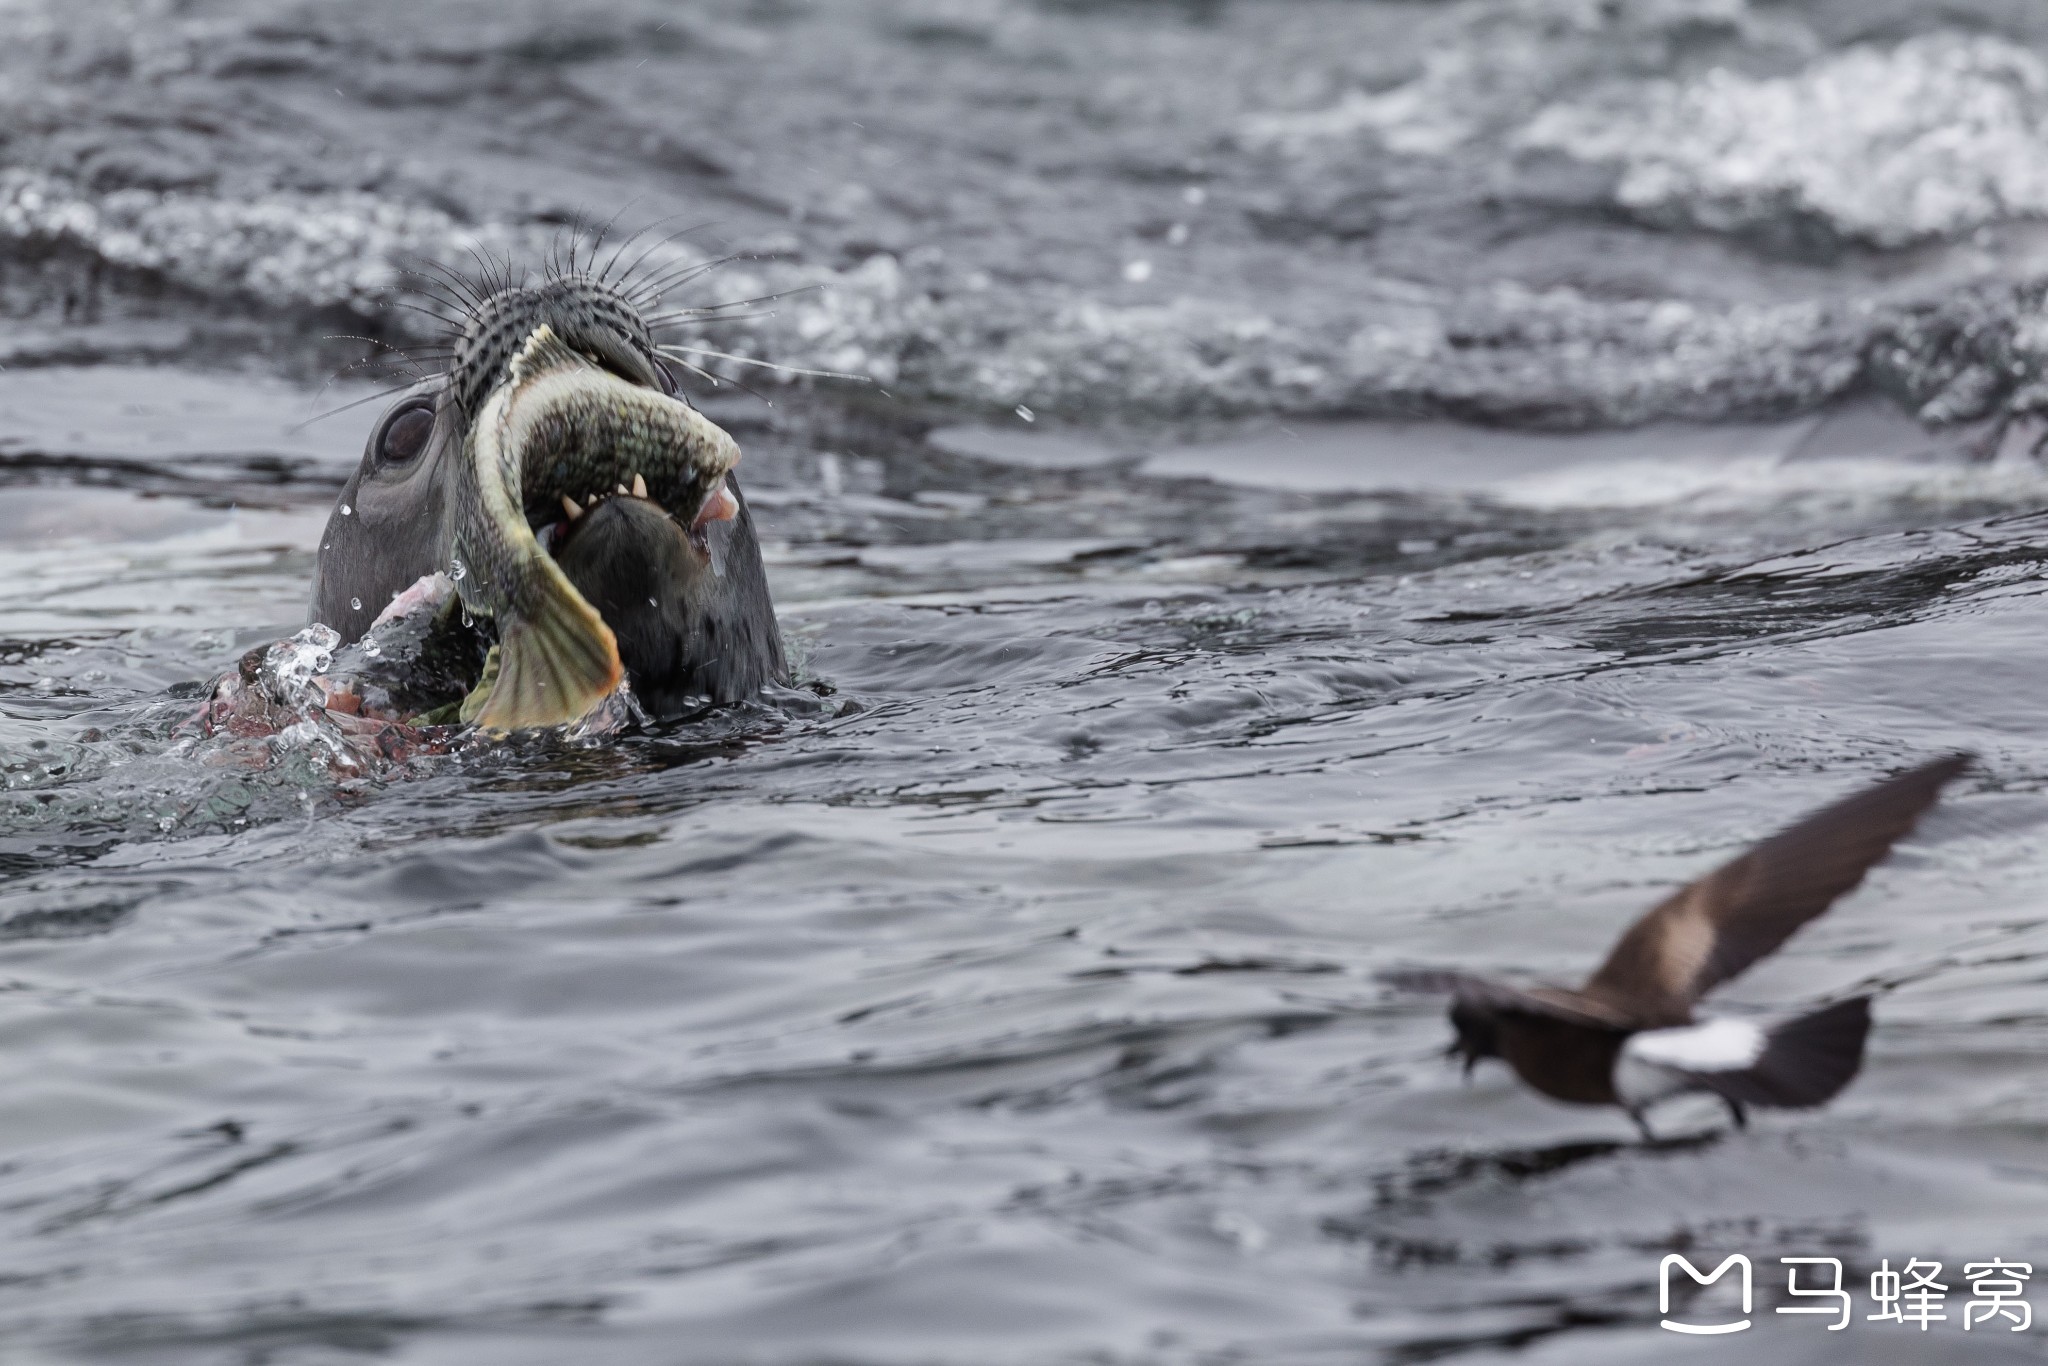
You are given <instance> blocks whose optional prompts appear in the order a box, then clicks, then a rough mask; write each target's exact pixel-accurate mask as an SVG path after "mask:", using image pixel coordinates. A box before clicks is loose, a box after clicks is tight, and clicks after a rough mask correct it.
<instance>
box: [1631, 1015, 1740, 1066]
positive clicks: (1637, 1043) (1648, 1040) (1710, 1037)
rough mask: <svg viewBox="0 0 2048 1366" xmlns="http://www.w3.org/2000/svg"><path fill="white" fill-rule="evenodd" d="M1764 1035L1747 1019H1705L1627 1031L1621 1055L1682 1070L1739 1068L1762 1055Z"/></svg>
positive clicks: (1654, 1064) (1653, 1064) (1633, 1059)
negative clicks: (1668, 1027) (1660, 1027)
mask: <svg viewBox="0 0 2048 1366" xmlns="http://www.w3.org/2000/svg"><path fill="white" fill-rule="evenodd" d="M1764 1043H1765V1035H1764V1031H1763V1030H1762V1029H1760V1028H1759V1027H1758V1026H1756V1025H1754V1024H1751V1023H1750V1022H1749V1021H1747V1020H1726V1019H1723V1020H1708V1021H1706V1022H1705V1023H1703V1024H1696V1025H1685V1026H1683V1027H1682V1028H1678V1029H1646V1030H1644V1031H1643V1032H1642V1033H1640V1034H1631V1035H1630V1036H1629V1038H1628V1041H1627V1042H1626V1043H1624V1044H1622V1046H1621V1051H1622V1056H1623V1057H1626V1058H1629V1059H1631V1060H1632V1061H1636V1062H1644V1063H1649V1064H1650V1065H1652V1066H1655V1067H1675V1068H1678V1069H1679V1070H1681V1071H1685V1072H1740V1071H1742V1070H1744V1069H1745V1068H1748V1067H1750V1066H1752V1065H1754V1064H1755V1062H1756V1060H1757V1059H1758V1058H1760V1057H1762V1056H1763V1052H1764Z"/></svg>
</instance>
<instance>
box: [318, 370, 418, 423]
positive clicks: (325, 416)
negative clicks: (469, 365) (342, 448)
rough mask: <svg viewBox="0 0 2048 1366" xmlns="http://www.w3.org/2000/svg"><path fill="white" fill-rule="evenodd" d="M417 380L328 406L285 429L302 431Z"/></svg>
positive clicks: (407, 386) (400, 392)
mask: <svg viewBox="0 0 2048 1366" xmlns="http://www.w3.org/2000/svg"><path fill="white" fill-rule="evenodd" d="M432 378H438V376H433V377H432ZM418 382H419V381H417V380H407V381H406V382H405V383H404V384H394V385H392V386H391V387H390V388H389V389H380V390H378V391H377V392H376V393H374V394H371V395H369V396H367V397H365V398H359V399H356V400H355V401H354V402H352V403H344V404H342V405H341V406H340V407H339V408H329V409H328V410H327V411H326V412H324V413H318V414H315V415H314V416H312V417H309V418H307V419H306V420H305V421H304V422H294V423H293V424H292V425H291V426H289V427H287V428H285V430H286V431H288V432H302V431H304V430H306V428H308V427H310V426H312V425H313V424H314V423H315V422H325V421H326V420H327V419H328V418H330V417H335V416H337V415H339V414H341V413H345V412H347V411H348V410H349V409H351V408H360V407H362V406H363V405H364V404H365V403H375V402H376V401H377V400H378V399H383V398H390V397H391V396H392V395H393V394H402V393H404V392H405V391H406V390H408V389H410V388H412V387H413V386H414V385H415V384H417V383H418Z"/></svg>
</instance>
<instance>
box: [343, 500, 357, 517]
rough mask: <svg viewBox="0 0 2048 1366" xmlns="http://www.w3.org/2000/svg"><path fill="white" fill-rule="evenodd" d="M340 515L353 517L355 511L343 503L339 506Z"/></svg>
mask: <svg viewBox="0 0 2048 1366" xmlns="http://www.w3.org/2000/svg"><path fill="white" fill-rule="evenodd" d="M341 515H342V516H344V517H353V516H355V515H356V510H355V509H354V508H352V507H350V506H349V505H348V504H347V503H343V504H342V505H341Z"/></svg>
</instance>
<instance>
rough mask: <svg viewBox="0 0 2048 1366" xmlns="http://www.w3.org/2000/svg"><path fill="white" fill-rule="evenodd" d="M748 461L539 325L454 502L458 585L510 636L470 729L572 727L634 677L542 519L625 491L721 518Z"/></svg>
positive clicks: (469, 603) (482, 422) (500, 392)
mask: <svg viewBox="0 0 2048 1366" xmlns="http://www.w3.org/2000/svg"><path fill="white" fill-rule="evenodd" d="M739 454H740V452H739V447H738V445H737V444H736V443H735V442H734V441H733V439H732V437H731V436H730V435H728V434H727V433H726V432H725V431H724V430H723V429H721V428H720V427H718V426H717V425H716V424H715V423H713V422H711V421H710V420H709V419H708V418H706V417H704V416H703V415H702V414H701V413H699V412H697V411H696V410H695V409H694V408H691V407H690V406H689V405H688V404H686V403H684V402H682V401H680V400H679V399H675V398H671V397H669V396H668V395H666V394H662V393H659V392H657V391H655V390H652V389H649V388H647V387H645V386H643V385H637V384H632V383H629V382H627V381H626V380H623V379H621V378H619V377H618V376H617V375H615V374H613V373H611V372H610V371H609V370H607V369H606V368H604V367H603V366H601V365H599V364H598V363H597V362H596V361H595V360H593V359H592V358H591V357H590V356H588V355H585V354H583V353H582V352H580V351H578V350H576V349H574V348H573V347H571V346H569V345H568V344H567V343H566V342H564V341H563V339H562V338H561V337H560V336H559V335H558V334H557V333H556V332H555V331H554V329H553V328H552V327H551V326H550V325H548V324H546V323H543V324H541V325H540V326H539V327H537V328H535V329H534V330H533V332H532V333H531V335H530V336H529V337H528V338H527V340H526V341H525V343H524V344H523V345H522V346H521V348H520V350H519V352H518V353H517V355H515V356H514V357H513V359H512V361H511V363H510V366H509V368H508V373H507V376H506V379H505V382H504V383H502V384H500V385H498V386H496V387H495V388H493V389H492V390H491V391H490V393H489V396H488V397H487V398H486V399H485V400H484V402H483V405H482V407H481V409H480V410H479V412H478V413H477V416H476V420H475V422H474V423H473V424H472V426H471V429H470V433H469V437H468V440H467V441H466V443H465V445H464V448H463V452H462V458H461V460H460V462H459V464H458V466H457V468H456V471H455V478H454V481H453V484H452V487H451V497H450V498H449V500H448V502H447V505H446V506H447V516H448V519H449V525H448V534H447V538H446V539H447V543H448V545H449V546H450V555H451V557H450V563H449V568H448V573H449V577H450V578H452V579H453V580H454V581H455V585H456V591H457V592H458V593H459V594H460V595H461V597H462V601H463V604H464V605H465V606H466V607H467V608H468V609H469V610H470V611H472V612H473V613H475V614H476V615H478V616H482V617H489V618H491V619H493V620H494V621H495V623H496V625H497V633H498V647H497V654H498V659H497V665H496V670H495V674H494V675H492V674H489V673H487V675H486V677H485V679H484V680H483V682H481V683H480V684H479V685H478V689H477V692H476V693H474V694H472V696H471V699H470V701H469V702H468V703H466V704H465V705H464V708H463V712H464V719H466V720H474V721H475V722H476V724H478V725H480V726H482V727H484V728H486V729H489V730H499V731H504V730H516V729H520V728H523V727H532V726H553V725H562V724H565V723H567V722H570V721H574V720H576V719H577V718H579V717H581V716H583V715H585V714H586V713H588V712H589V711H590V710H591V709H592V708H593V707H595V706H596V705H597V703H598V702H599V701H601V700H602V699H603V698H604V697H606V696H607V695H609V694H610V693H611V692H612V691H613V690H615V689H616V688H617V687H618V685H619V682H620V679H621V678H622V676H623V672H624V670H623V665H622V664H621V662H620V658H619V648H618V642H617V639H616V637H615V636H614V634H613V632H612V629H611V627H610V626H608V625H607V624H606V623H605V620H604V618H603V616H601V615H600V614H599V612H598V611H597V609H596V608H595V607H593V606H592V605H591V604H590V602H589V601H588V600H587V599H586V598H585V597H584V596H583V594H582V593H581V592H579V591H578V589H577V588H576V585H575V584H573V583H572V582H570V580H569V578H568V576H567V575H566V574H564V573H563V572H562V569H561V567H560V566H559V565H557V564H556V562H555V560H554V558H553V557H552V556H551V555H550V554H549V553H548V551H547V549H546V548H545V547H543V546H542V544H541V542H540V539H539V537H538V536H536V534H535V532H534V529H533V528H534V523H535V522H536V521H539V522H540V523H541V524H542V525H547V524H548V523H549V522H552V521H553V520H555V519H557V518H559V517H560V516H561V513H560V511H559V509H561V508H563V507H571V508H580V507H582V506H584V505H585V504H586V502H587V501H588V500H594V499H596V498H599V497H603V496H605V495H608V494H610V493H612V492H613V491H614V490H615V489H616V490H618V491H620V492H622V493H623V492H633V493H637V494H638V495H639V496H640V497H642V498H649V499H652V500H653V501H654V502H656V503H658V504H659V505H661V506H663V507H669V508H678V507H680V508H692V509H704V508H707V507H708V508H710V509H712V510H713V514H714V515H716V511H717V510H720V509H722V506H723V504H722V501H721V500H722V499H725V498H729V495H727V494H725V491H724V480H725V476H726V475H727V474H728V473H729V472H730V471H731V469H732V467H733V466H734V465H735V464H736V463H738V461H739Z"/></svg>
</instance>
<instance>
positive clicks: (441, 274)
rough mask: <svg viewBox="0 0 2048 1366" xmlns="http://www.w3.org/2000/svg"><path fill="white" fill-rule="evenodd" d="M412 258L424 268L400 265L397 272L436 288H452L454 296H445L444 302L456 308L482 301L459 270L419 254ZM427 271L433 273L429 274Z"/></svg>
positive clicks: (467, 306) (472, 305)
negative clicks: (418, 268)
mask: <svg viewBox="0 0 2048 1366" xmlns="http://www.w3.org/2000/svg"><path fill="white" fill-rule="evenodd" d="M414 259H416V260H417V261H418V262H419V264H420V265H421V266H424V267H426V269H425V270H414V269H412V268H411V267H409V266H400V267H399V268H398V271H399V274H401V275H410V276H411V277H412V278H413V279H415V280H420V281H423V282H426V283H428V284H432V285H434V286H435V287H436V288H439V287H441V286H442V285H445V286H447V287H449V288H451V289H453V290H454V291H455V296H453V297H449V298H447V299H446V300H445V302H447V303H448V304H450V305H452V306H454V307H456V308H465V307H466V308H475V307H478V306H480V305H481V304H482V303H483V297H482V296H481V295H480V294H478V293H477V289H476V286H475V285H474V284H473V283H471V282H470V281H469V280H466V279H464V278H463V276H462V274H461V272H459V271H456V270H452V269H450V268H449V267H448V266H446V265H443V264H442V263H441V262H439V261H436V260H434V259H433V258H432V257H427V256H421V257H416V258H414ZM428 271H432V272H434V273H433V274H429V273H428ZM437 297H438V296H437Z"/></svg>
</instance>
